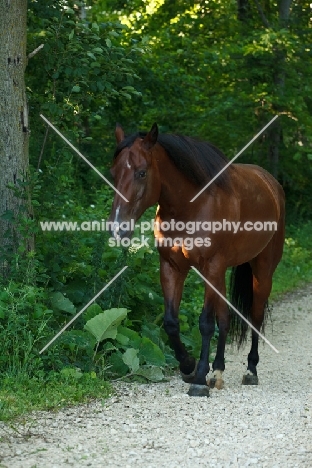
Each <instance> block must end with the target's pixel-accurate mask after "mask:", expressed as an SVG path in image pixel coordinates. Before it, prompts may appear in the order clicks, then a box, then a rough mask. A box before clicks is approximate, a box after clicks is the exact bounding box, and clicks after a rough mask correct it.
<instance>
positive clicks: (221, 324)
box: [209, 288, 230, 390]
mask: <svg viewBox="0 0 312 468" xmlns="http://www.w3.org/2000/svg"><path fill="white" fill-rule="evenodd" d="M220 292H221V294H222V295H223V296H225V288H224V290H222V291H220ZM217 322H218V328H219V337H218V345H217V352H216V357H215V360H214V362H213V364H212V368H213V378H211V379H210V380H209V387H210V388H217V389H219V390H220V389H221V388H223V385H224V381H223V377H222V374H223V371H224V369H225V362H224V351H225V343H226V337H227V334H228V332H229V328H230V315H229V310H228V306H227V304H226V302H225V301H224V300H223V299H222V298H221V297H220V298H219V301H218V305H217Z"/></svg>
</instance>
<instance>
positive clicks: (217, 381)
mask: <svg viewBox="0 0 312 468" xmlns="http://www.w3.org/2000/svg"><path fill="white" fill-rule="evenodd" d="M207 385H208V387H209V388H217V389H218V390H221V389H222V388H223V387H224V380H223V379H222V371H215V372H214V374H213V377H211V378H210V379H208V380H207Z"/></svg>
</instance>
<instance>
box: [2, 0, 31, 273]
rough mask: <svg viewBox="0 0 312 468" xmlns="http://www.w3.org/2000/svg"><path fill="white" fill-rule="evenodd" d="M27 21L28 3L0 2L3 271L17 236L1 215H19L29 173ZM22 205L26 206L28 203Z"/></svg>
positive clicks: (23, 0)
mask: <svg viewBox="0 0 312 468" xmlns="http://www.w3.org/2000/svg"><path fill="white" fill-rule="evenodd" d="M26 19H27V0H0V249H1V250H0V265H1V267H2V269H3V267H4V263H3V258H4V257H3V254H5V253H6V252H8V251H12V250H13V251H14V250H15V249H16V247H17V246H16V242H17V241H16V239H18V238H19V236H18V235H16V232H14V228H13V225H12V224H11V223H9V222H8V221H7V219H4V218H3V217H2V218H1V216H3V214H4V213H6V216H5V217H6V218H8V217H10V216H14V217H15V216H18V214H19V212H20V208H21V206H22V204H23V200H22V198H25V196H23V194H22V196H21V191H23V187H22V185H21V184H20V181H21V182H25V181H26V180H27V172H28V110H27V102H26V93H25V82H24V72H25V68H26V64H27V63H26V61H27V57H26V34H27V29H26ZM8 186H9V187H11V188H9V187H8ZM12 187H13V189H12ZM14 188H16V190H14ZM24 204H27V200H26V203H24ZM8 233H9V236H8V235H7V234H8ZM14 239H15V240H14ZM1 254H2V255H1ZM1 260H2V261H1Z"/></svg>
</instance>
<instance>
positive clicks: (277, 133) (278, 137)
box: [268, 0, 292, 177]
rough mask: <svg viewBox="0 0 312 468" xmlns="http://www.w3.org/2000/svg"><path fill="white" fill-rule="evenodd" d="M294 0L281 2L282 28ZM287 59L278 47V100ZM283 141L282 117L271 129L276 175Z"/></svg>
mask: <svg viewBox="0 0 312 468" xmlns="http://www.w3.org/2000/svg"><path fill="white" fill-rule="evenodd" d="M291 1H292V0H280V3H279V25H280V28H281V29H282V28H287V27H288V23H289V13H290V6H291ZM285 60H286V51H285V50H284V49H281V48H279V47H276V50H275V57H274V70H275V72H274V78H273V79H274V85H275V96H276V98H277V101H278V100H279V98H280V97H282V96H283V94H284V92H285ZM275 107H276V110H277V111H281V110H282V109H280V108H279V105H277V106H275ZM281 141H282V124H281V121H280V119H278V121H277V122H276V123H275V125H274V126H272V128H270V129H269V154H268V157H269V161H270V165H271V172H272V174H273V175H274V177H277V176H278V166H279V150H280V144H281Z"/></svg>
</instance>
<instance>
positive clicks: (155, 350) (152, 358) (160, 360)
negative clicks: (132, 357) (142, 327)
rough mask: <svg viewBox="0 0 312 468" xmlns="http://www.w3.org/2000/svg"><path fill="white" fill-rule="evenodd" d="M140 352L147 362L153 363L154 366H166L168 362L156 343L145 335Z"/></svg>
mask: <svg viewBox="0 0 312 468" xmlns="http://www.w3.org/2000/svg"><path fill="white" fill-rule="evenodd" d="M139 353H140V357H141V358H142V359H144V361H145V362H146V364H152V365H154V366H164V365H165V364H166V359H165V356H164V353H163V352H162V351H161V349H160V348H159V347H158V346H157V345H156V344H155V343H153V342H152V341H151V340H150V339H149V338H146V337H145V336H144V337H143V338H142V344H141V346H140V351H139Z"/></svg>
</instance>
